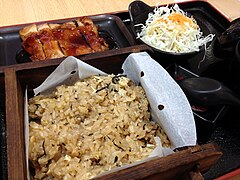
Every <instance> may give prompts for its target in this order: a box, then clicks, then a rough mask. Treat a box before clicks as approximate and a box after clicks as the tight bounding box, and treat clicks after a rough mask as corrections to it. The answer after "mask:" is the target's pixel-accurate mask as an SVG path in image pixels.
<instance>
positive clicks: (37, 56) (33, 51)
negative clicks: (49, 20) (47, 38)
mask: <svg viewBox="0 0 240 180" xmlns="http://www.w3.org/2000/svg"><path fill="white" fill-rule="evenodd" d="M19 35H20V37H21V39H22V40H23V41H22V46H23V48H24V49H25V50H26V51H27V52H28V53H29V54H30V59H31V60H32V61H39V60H44V59H45V54H44V51H43V47H42V43H41V42H40V40H39V35H38V31H37V26H36V25H35V24H33V25H30V26H26V27H24V28H23V29H21V30H20V31H19Z"/></svg>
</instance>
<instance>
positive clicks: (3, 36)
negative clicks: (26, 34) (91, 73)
mask: <svg viewBox="0 0 240 180" xmlns="http://www.w3.org/2000/svg"><path fill="white" fill-rule="evenodd" d="M89 17H90V18H91V19H92V20H93V22H94V24H95V25H96V26H97V27H99V35H100V37H103V38H104V39H105V40H106V41H107V42H109V46H110V48H109V49H110V50H111V49H120V48H124V47H129V46H132V45H134V44H135V41H134V39H133V36H132V35H131V33H130V32H129V31H128V29H127V27H126V26H125V24H124V23H123V22H122V20H121V19H120V18H119V17H117V16H115V15H96V16H89ZM76 19H78V17H76V18H71V19H62V20H53V21H44V22H36V23H28V24H21V25H14V26H9V27H2V28H0V66H5V65H11V64H16V63H23V62H26V61H29V58H28V54H27V53H26V51H24V50H23V48H22V46H21V42H22V40H21V38H20V36H19V30H21V29H22V28H24V27H26V26H28V25H31V24H37V25H39V24H44V23H51V24H55V23H57V24H62V23H65V22H70V21H74V20H76ZM101 53H102V52H95V53H90V54H85V55H82V56H86V55H91V54H95V55H96V54H101Z"/></svg>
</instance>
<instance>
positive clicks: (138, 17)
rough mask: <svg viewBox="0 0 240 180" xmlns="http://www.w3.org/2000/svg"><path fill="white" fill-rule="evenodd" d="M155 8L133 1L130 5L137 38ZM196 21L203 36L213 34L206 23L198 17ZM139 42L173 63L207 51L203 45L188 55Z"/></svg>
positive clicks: (133, 29) (130, 13) (132, 26)
mask: <svg viewBox="0 0 240 180" xmlns="http://www.w3.org/2000/svg"><path fill="white" fill-rule="evenodd" d="M154 8H155V7H151V6H149V5H147V4H145V3H144V2H142V1H133V2H132V3H130V4H129V7H128V12H129V15H130V20H131V30H132V32H133V34H134V35H135V37H136V38H137V33H139V32H140V31H141V25H139V24H145V22H146V20H147V19H148V14H149V13H150V12H153V10H154ZM187 15H188V16H191V14H190V13H188V12H187ZM194 19H195V20H196V21H197V24H198V25H199V27H200V29H201V31H202V32H203V36H206V35H208V34H210V33H211V32H210V30H209V28H208V27H207V26H206V25H205V24H204V22H202V21H200V20H198V18H197V17H194ZM138 40H139V42H140V43H144V44H146V45H148V46H150V47H151V48H152V49H153V50H154V52H155V53H156V54H157V55H160V56H161V57H163V58H168V59H170V60H173V61H177V60H186V59H187V58H190V57H192V56H195V55H196V54H197V53H199V52H201V51H203V50H204V49H205V47H204V45H203V46H202V47H200V50H199V51H193V52H187V53H175V52H167V51H162V50H160V49H157V48H155V47H152V46H151V45H149V44H147V43H145V42H144V41H142V40H141V39H140V38H138ZM208 45H209V43H207V46H208Z"/></svg>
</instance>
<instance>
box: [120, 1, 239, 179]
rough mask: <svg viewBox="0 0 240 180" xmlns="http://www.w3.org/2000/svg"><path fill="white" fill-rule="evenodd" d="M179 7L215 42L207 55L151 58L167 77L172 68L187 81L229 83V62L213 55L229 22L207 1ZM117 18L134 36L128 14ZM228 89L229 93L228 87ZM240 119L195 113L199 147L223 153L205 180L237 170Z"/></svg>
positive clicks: (226, 113)
mask: <svg viewBox="0 0 240 180" xmlns="http://www.w3.org/2000/svg"><path fill="white" fill-rule="evenodd" d="M178 5H179V7H180V8H181V9H183V10H184V11H186V12H188V13H189V14H191V15H193V16H194V18H196V20H197V21H198V22H200V23H201V24H202V27H205V28H206V29H205V31H208V32H210V33H213V34H215V38H214V40H213V41H212V43H211V44H210V46H209V47H208V49H207V53H206V54H205V52H204V51H203V52H201V53H198V54H196V55H195V56H192V57H188V58H187V59H183V60H180V61H177V60H176V59H173V61H172V59H166V56H164V55H163V54H160V53H156V54H155V57H154V58H155V59H156V60H157V61H158V62H159V63H160V64H161V65H162V66H164V67H165V68H166V69H167V70H168V71H169V73H171V72H172V68H176V67H177V68H178V73H181V74H182V75H186V76H187V77H196V76H206V77H210V78H214V79H217V80H219V81H222V82H227V81H228V82H231V79H229V78H228V76H226V73H227V66H228V64H229V62H226V60H225V59H223V58H221V57H219V56H218V55H220V54H222V53H221V52H219V51H215V52H214V51H213V47H214V45H215V42H216V39H217V37H219V36H220V35H221V34H222V33H223V32H224V31H225V30H226V29H227V28H228V27H229V26H230V25H231V21H230V20H229V19H228V18H227V17H225V16H224V15H223V14H222V13H221V12H219V11H218V10H217V9H216V8H215V7H213V6H212V5H211V4H210V3H208V2H206V1H191V2H182V3H178ZM118 16H119V17H121V18H122V20H123V21H124V22H125V24H126V26H127V27H128V28H129V30H130V31H131V32H132V34H133V35H134V32H133V30H132V27H131V23H130V22H131V21H130V17H129V14H127V13H124V12H123V13H119V14H118ZM136 42H137V44H141V43H142V42H140V41H136ZM222 76H224V77H222ZM229 88H230V89H231V87H229ZM232 90H233V89H232ZM238 93H239V92H238ZM199 115H200V116H199ZM239 116H240V115H239V110H237V109H231V108H229V107H225V106H224V107H220V109H217V111H214V112H213V113H210V114H206V113H205V114H204V113H199V112H194V117H195V120H196V123H197V126H198V127H197V134H198V143H199V144H205V143H209V142H215V143H217V144H218V145H219V146H220V148H221V150H222V151H223V156H222V157H221V159H220V160H219V161H218V162H217V164H216V165H214V166H213V167H212V168H211V169H210V170H209V171H208V172H206V173H205V174H203V176H204V179H206V180H212V179H214V178H217V177H219V176H222V175H224V174H226V173H229V172H231V171H233V170H235V169H237V168H240V141H239V139H240V131H239V128H240V121H239V119H240V117H239Z"/></svg>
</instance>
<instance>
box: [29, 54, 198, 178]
mask: <svg viewBox="0 0 240 180" xmlns="http://www.w3.org/2000/svg"><path fill="white" fill-rule="evenodd" d="M122 69H123V70H124V73H123V74H125V75H127V77H128V78H130V79H131V80H133V81H134V82H136V83H141V86H142V87H143V88H144V90H145V92H146V95H147V98H148V101H149V103H150V107H151V109H150V111H151V116H152V118H153V120H154V121H156V122H157V123H159V124H160V126H161V127H162V128H163V130H164V131H165V132H166V134H167V136H168V138H169V139H170V141H171V145H172V147H171V148H172V149H175V148H178V147H184V146H194V145H196V127H195V121H194V117H193V113H192V110H191V107H190V104H189V102H188V100H187V98H186V96H185V94H184V93H183V91H182V90H181V88H180V87H179V86H178V84H177V83H176V82H175V81H174V80H173V79H172V77H171V76H170V75H169V74H168V72H167V71H166V70H165V69H164V68H163V67H162V66H161V65H160V64H159V63H157V62H156V61H155V60H153V59H152V58H151V57H150V56H149V55H148V54H147V53H146V52H140V53H132V54H130V55H129V56H128V57H127V58H126V60H125V61H124V63H123V66H122ZM92 75H106V73H104V72H102V71H100V70H99V69H96V68H94V67H92V66H90V65H88V64H86V63H84V62H83V61H81V60H79V59H77V58H75V57H72V56H69V57H67V58H66V59H65V60H64V61H63V62H62V63H61V64H60V65H59V66H58V67H57V68H56V69H55V70H54V71H53V72H52V73H51V74H50V75H49V76H48V77H47V78H46V80H45V81H44V82H43V83H42V84H41V85H40V86H39V87H37V88H35V89H34V94H35V95H37V94H39V93H41V94H48V93H51V92H52V91H53V90H54V89H55V88H56V86H59V85H61V84H66V85H72V84H74V82H76V81H77V80H78V79H84V78H87V77H90V76H92ZM141 76H142V77H141ZM25 97H26V99H25V103H26V106H25V107H27V99H28V98H27V95H26V96H25ZM159 105H162V106H163V107H164V108H163V109H162V110H159V109H158V106H159ZM28 122H29V117H28V110H27V108H25V123H26V124H25V127H26V129H25V135H26V136H29V135H28V128H29V127H28ZM28 139H29V137H25V140H26V147H28ZM155 141H156V143H157V147H156V148H155V149H154V150H153V152H152V153H151V154H150V156H149V158H147V159H145V160H142V161H138V162H136V163H133V164H130V165H126V166H123V167H120V168H115V169H113V170H111V171H108V172H106V173H112V172H113V171H117V170H119V169H122V168H126V167H130V166H134V165H137V164H139V163H142V162H145V161H148V160H150V159H151V158H152V157H154V156H160V157H162V156H166V155H168V154H171V153H173V151H172V150H171V149H170V148H162V144H161V141H160V139H159V138H158V137H156V138H155ZM27 150H28V148H26V157H27V159H26V161H27V162H28V151H27ZM28 173H29V172H28ZM106 173H104V174H106ZM101 175H102V174H101Z"/></svg>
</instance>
